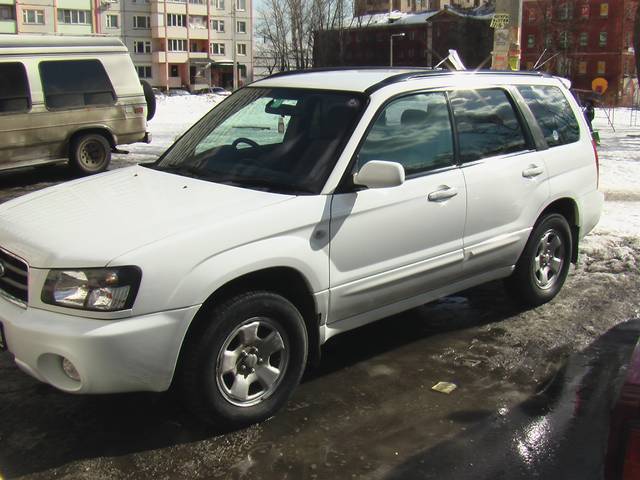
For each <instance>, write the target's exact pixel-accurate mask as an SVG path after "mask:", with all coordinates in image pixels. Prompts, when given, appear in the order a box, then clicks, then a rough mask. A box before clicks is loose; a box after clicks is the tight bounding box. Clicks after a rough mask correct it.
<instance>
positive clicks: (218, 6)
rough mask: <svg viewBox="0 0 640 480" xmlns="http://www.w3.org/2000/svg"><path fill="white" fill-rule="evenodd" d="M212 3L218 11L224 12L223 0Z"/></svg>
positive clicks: (215, 0)
mask: <svg viewBox="0 0 640 480" xmlns="http://www.w3.org/2000/svg"><path fill="white" fill-rule="evenodd" d="M214 3H215V6H216V8H217V9H218V10H224V0H214Z"/></svg>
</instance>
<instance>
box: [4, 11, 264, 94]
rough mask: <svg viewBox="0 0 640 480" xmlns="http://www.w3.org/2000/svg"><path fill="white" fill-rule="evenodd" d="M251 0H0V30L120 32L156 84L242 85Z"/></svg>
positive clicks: (247, 74)
mask: <svg viewBox="0 0 640 480" xmlns="http://www.w3.org/2000/svg"><path fill="white" fill-rule="evenodd" d="M251 12H252V0H226V1H225V0H0V33H3V34H21V33H42V34H59V35H60V34H61V35H91V34H103V35H112V36H116V37H119V38H120V39H121V40H122V41H123V43H124V44H125V45H126V46H127V48H128V49H129V52H130V54H131V58H132V60H133V63H134V64H135V66H136V69H137V70H138V75H139V76H140V77H141V78H144V79H146V80H148V81H149V82H150V83H151V84H152V85H153V86H156V87H161V88H175V87H187V88H191V89H195V88H202V87H205V86H209V85H221V86H224V87H227V88H231V86H232V84H233V57H234V55H233V49H234V48H235V59H236V63H237V64H238V78H239V84H240V85H242V84H243V83H245V82H248V81H250V80H251V79H252V75H253V61H252V58H253V35H252V31H253V25H252V21H253V19H252V13H251Z"/></svg>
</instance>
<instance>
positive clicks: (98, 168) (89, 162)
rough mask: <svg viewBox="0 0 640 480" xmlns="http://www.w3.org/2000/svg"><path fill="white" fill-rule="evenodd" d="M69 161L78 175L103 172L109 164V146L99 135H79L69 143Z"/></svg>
mask: <svg viewBox="0 0 640 480" xmlns="http://www.w3.org/2000/svg"><path fill="white" fill-rule="evenodd" d="M69 160H70V163H71V167H72V168H73V169H74V170H75V171H76V172H77V173H79V174H80V175H93V174H94V173H100V172H104V171H105V170H106V169H107V167H108V166H109V162H111V144H110V143H109V141H108V140H107V139H106V138H105V137H104V136H103V135H100V134H99V133H87V134H84V135H79V136H77V137H76V138H75V139H73V141H72V142H71V148H70V151H69Z"/></svg>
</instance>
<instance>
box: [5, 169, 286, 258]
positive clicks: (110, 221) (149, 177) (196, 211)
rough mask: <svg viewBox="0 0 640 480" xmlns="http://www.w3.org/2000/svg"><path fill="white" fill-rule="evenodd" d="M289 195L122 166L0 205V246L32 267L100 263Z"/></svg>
mask: <svg viewBox="0 0 640 480" xmlns="http://www.w3.org/2000/svg"><path fill="white" fill-rule="evenodd" d="M291 198H294V197H292V196H289V195H280V194H275V193H269V192H261V191H256V190H250V189H244V188H238V187H233V186H227V185H221V184H216V183H211V182H207V181H203V180H197V179H193V178H188V177H182V176H179V175H174V174H169V173H166V172H159V171H156V170H152V169H149V168H145V167H140V166H136V167H131V168H123V169H118V170H113V171H111V172H107V173H105V174H101V175H97V176H95V177H89V178H84V179H80V180H77V181H74V182H69V183H64V184H60V185H56V186H55V187H51V188H47V189H45V190H41V191H38V192H35V193H32V194H28V195H25V196H23V197H20V198H17V199H15V200H11V201H9V202H7V203H5V204H3V205H0V247H2V248H4V249H6V250H8V251H10V252H13V253H14V254H16V255H18V256H20V257H22V258H24V259H25V260H27V262H28V263H29V265H30V266H32V267H36V268H54V267H62V268H70V267H98V266H105V265H107V264H108V263H109V261H110V260H112V259H114V258H116V257H118V256H120V255H122V254H124V253H126V252H129V251H131V250H135V249H137V248H140V247H142V246H144V245H149V244H151V243H154V242H157V241H159V240H162V239H164V238H167V237H170V236H172V235H175V234H177V233H180V232H184V231H186V230H188V229H190V228H195V227H198V226H202V225H204V224H216V223H221V222H224V221H225V220H226V219H229V218H233V217H237V216H239V215H243V214H245V213H247V212H252V211H255V210H259V209H262V208H265V207H267V206H269V205H273V204H276V203H280V202H283V201H286V200H288V199H291Z"/></svg>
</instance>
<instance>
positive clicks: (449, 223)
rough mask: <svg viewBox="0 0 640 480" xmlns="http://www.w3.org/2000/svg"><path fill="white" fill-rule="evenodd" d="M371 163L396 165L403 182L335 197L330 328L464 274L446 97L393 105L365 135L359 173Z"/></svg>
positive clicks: (411, 98)
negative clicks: (381, 162)
mask: <svg viewBox="0 0 640 480" xmlns="http://www.w3.org/2000/svg"><path fill="white" fill-rule="evenodd" d="M370 160H386V161H393V162H398V163H400V164H401V165H403V167H404V169H405V173H406V180H405V182H404V184H402V185H400V186H398V187H392V188H380V189H362V190H359V191H354V192H349V193H342V194H336V195H334V197H333V200H332V204H331V238H332V240H331V253H330V256H331V264H330V289H331V290H330V292H331V295H330V302H331V305H330V315H329V319H328V322H329V323H334V322H338V321H341V320H345V319H347V318H350V317H355V316H357V315H360V314H363V313H368V312H373V311H378V313H380V312H385V311H389V309H391V310H393V307H394V305H396V306H397V305H402V306H403V307H410V306H412V305H409V304H410V303H412V300H413V301H414V302H415V298H417V296H418V295H420V294H421V293H426V292H428V291H430V290H433V289H435V288H438V287H440V286H443V285H446V284H447V283H448V282H451V281H452V280H454V279H456V278H457V277H459V276H460V274H461V270H462V259H463V251H462V235H463V228H464V220H465V210H466V192H465V185H464V177H463V175H462V172H461V171H460V169H459V168H457V167H456V166H455V165H454V154H453V139H452V130H451V124H450V121H449V113H448V109H447V101H446V97H445V95H444V93H442V92H431V93H420V94H412V95H407V96H403V97H400V98H397V99H395V100H393V101H392V102H390V103H389V104H388V105H387V106H386V107H385V108H384V109H383V110H382V111H381V112H380V113H379V115H378V116H377V119H376V120H375V122H374V124H373V125H372V127H371V128H370V130H369V132H368V133H367V136H366V138H365V140H364V142H363V144H362V146H361V148H360V151H359V153H358V159H357V168H359V167H361V166H362V165H364V164H365V163H366V162H368V161H370ZM399 309H401V308H396V310H399ZM374 316H375V315H368V317H369V318H373V317H374ZM378 316H380V315H378Z"/></svg>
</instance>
